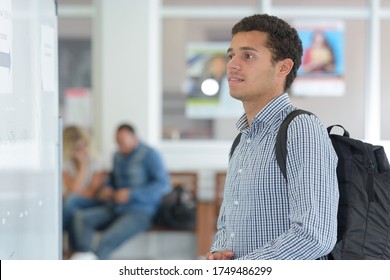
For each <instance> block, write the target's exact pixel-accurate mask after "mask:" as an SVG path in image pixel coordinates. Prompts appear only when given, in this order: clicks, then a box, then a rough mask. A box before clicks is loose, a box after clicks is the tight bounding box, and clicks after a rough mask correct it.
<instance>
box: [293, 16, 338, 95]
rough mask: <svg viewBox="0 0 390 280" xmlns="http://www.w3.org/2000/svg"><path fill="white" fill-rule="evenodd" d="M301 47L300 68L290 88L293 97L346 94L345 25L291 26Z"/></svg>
mask: <svg viewBox="0 0 390 280" xmlns="http://www.w3.org/2000/svg"><path fill="white" fill-rule="evenodd" d="M294 27H295V28H296V29H297V31H298V34H299V37H300V38H301V41H302V46H303V57H302V64H301V67H300V68H299V70H298V76H297V78H296V79H295V81H294V83H293V85H292V89H291V90H292V94H293V95H295V96H342V95H344V94H345V79H344V74H345V61H344V60H345V55H344V22H343V21H334V20H332V21H321V20H310V21H309V20H305V21H296V22H294Z"/></svg>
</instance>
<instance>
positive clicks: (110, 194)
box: [98, 186, 114, 201]
mask: <svg viewBox="0 0 390 280" xmlns="http://www.w3.org/2000/svg"><path fill="white" fill-rule="evenodd" d="M98 198H99V199H100V200H103V201H111V200H112V199H113V198H114V190H113V189H112V188H111V187H107V186H106V187H103V188H102V189H101V190H100V191H99V194H98Z"/></svg>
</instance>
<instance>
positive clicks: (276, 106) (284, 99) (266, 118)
mask: <svg viewBox="0 0 390 280" xmlns="http://www.w3.org/2000/svg"><path fill="white" fill-rule="evenodd" d="M289 106H291V101H290V98H289V97H288V94H287V93H283V94H281V95H279V96H277V97H275V98H274V99H272V100H271V101H270V102H269V103H268V104H267V105H266V106H265V107H264V108H263V109H261V110H260V111H259V112H258V113H257V115H256V116H255V118H254V119H253V122H252V124H259V123H264V124H272V123H274V121H275V120H276V119H277V118H278V117H279V115H280V112H281V111H283V110H284V109H285V108H287V107H289ZM236 128H237V130H238V131H240V132H243V131H244V130H247V129H248V128H249V124H248V120H247V118H246V114H245V113H244V114H243V115H242V116H241V117H240V118H239V119H238V121H237V123H236Z"/></svg>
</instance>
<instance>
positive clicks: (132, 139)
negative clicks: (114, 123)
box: [116, 129, 137, 154]
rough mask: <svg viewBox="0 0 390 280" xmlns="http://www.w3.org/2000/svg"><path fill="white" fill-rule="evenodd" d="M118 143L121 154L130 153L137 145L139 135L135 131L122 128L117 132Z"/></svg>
mask: <svg viewBox="0 0 390 280" xmlns="http://www.w3.org/2000/svg"><path fill="white" fill-rule="evenodd" d="M116 143H117V145H118V150H119V152H120V153H121V154H129V153H131V152H132V151H133V150H134V149H135V147H136V146H137V137H136V136H135V135H134V134H133V133H131V132H129V131H127V130H125V129H122V130H120V131H118V132H117V133H116Z"/></svg>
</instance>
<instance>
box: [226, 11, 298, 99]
mask: <svg viewBox="0 0 390 280" xmlns="http://www.w3.org/2000/svg"><path fill="white" fill-rule="evenodd" d="M249 31H260V32H264V33H266V34H267V35H268V36H267V42H266V47H267V48H268V49H269V50H270V51H271V53H272V62H273V63H276V62H277V61H280V60H283V59H286V58H290V59H292V61H293V62H294V65H293V67H292V69H291V71H290V73H289V74H288V76H287V77H286V82H285V84H284V90H285V91H287V90H288V89H289V88H290V86H291V84H292V83H293V81H294V79H295V77H296V76H297V71H298V68H299V66H300V65H301V59H302V53H303V50H302V42H301V40H300V39H299V36H298V32H297V30H296V29H295V28H293V27H291V26H290V25H289V24H288V23H287V22H285V21H283V20H282V19H280V18H277V17H275V16H270V15H267V14H256V15H252V16H248V17H245V18H243V19H242V20H241V21H239V22H238V23H237V24H236V25H234V26H233V28H232V36H234V35H235V34H236V33H238V32H249Z"/></svg>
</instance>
